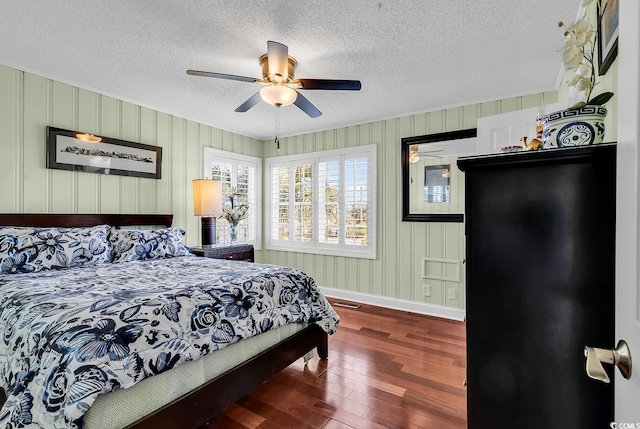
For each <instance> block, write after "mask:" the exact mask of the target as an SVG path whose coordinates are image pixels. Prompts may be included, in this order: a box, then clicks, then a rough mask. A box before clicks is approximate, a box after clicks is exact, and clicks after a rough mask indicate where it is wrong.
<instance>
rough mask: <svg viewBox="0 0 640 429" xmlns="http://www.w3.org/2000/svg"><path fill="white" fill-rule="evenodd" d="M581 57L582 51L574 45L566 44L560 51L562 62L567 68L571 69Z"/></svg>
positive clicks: (582, 55) (580, 61) (576, 65)
mask: <svg viewBox="0 0 640 429" xmlns="http://www.w3.org/2000/svg"><path fill="white" fill-rule="evenodd" d="M583 59H584V54H583V52H582V51H581V50H580V49H579V48H576V47H575V46H572V45H567V46H565V48H564V49H563V51H562V63H563V64H564V67H565V69H567V70H573V69H575V68H576V67H578V66H579V65H580V63H582V60H583Z"/></svg>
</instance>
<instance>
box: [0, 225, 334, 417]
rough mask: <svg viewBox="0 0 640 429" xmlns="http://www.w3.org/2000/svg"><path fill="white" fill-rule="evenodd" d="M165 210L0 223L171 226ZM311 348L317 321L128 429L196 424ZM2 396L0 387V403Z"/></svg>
mask: <svg viewBox="0 0 640 429" xmlns="http://www.w3.org/2000/svg"><path fill="white" fill-rule="evenodd" d="M172 221H173V215H169V214H33V213H24V214H23V213H18V214H16V213H11V214H7V213H0V225H11V226H36V227H51V226H58V227H87V226H94V225H105V224H106V225H111V226H113V227H116V228H117V227H121V226H148V225H154V226H171V224H172ZM314 348H316V349H317V350H318V355H319V356H320V358H321V359H326V358H327V356H328V351H329V348H328V339H327V334H326V333H325V332H324V331H323V330H322V329H321V328H320V327H319V326H318V325H316V324H311V325H309V326H308V327H307V328H305V329H303V330H302V331H300V332H298V333H296V334H294V335H292V336H291V337H289V338H287V339H285V340H283V341H282V342H280V343H278V344H276V345H275V346H273V347H271V348H269V349H267V350H265V351H263V352H261V353H260V354H258V355H257V356H255V357H253V358H251V359H249V360H247V361H245V362H244V363H242V364H240V365H238V366H236V367H235V368H232V369H230V370H229V371H227V372H225V373H223V374H221V375H219V376H217V377H216V378H214V379H212V380H210V381H209V382H207V383H205V384H203V385H202V386H200V387H198V388H196V389H194V390H192V391H191V392H189V393H187V394H186V395H183V396H182V397H180V398H178V399H176V400H175V401H173V402H171V403H169V404H167V405H165V406H163V407H162V408H160V409H158V410H156V411H154V412H153V413H151V414H149V415H147V416H145V417H143V418H142V419H140V420H138V421H136V422H134V423H133V424H131V425H129V426H127V428H130V429H133V428H135V429H147V428H148V429H152V428H153V429H163V428H166V429H175V428H181V429H183V428H184V429H196V428H201V427H203V426H204V425H205V424H206V423H207V422H208V421H209V420H211V419H212V418H213V417H214V416H215V415H216V414H218V413H219V412H220V411H222V410H224V409H225V408H227V407H228V406H230V405H232V404H233V403H235V402H236V401H238V400H239V399H240V398H242V397H243V396H245V395H246V394H248V393H249V392H251V391H252V390H253V389H255V388H256V387H258V386H259V385H260V384H262V383H264V382H265V381H266V380H268V379H269V378H270V377H271V376H273V375H275V374H276V373H278V372H280V371H282V370H283V369H284V368H286V367H287V366H289V365H291V364H292V363H293V362H295V361H296V360H297V359H299V358H300V357H302V356H304V355H305V354H306V353H308V352H309V351H311V350H313V349H314ZM5 400H6V397H5V395H4V391H2V389H0V403H4V402H5Z"/></svg>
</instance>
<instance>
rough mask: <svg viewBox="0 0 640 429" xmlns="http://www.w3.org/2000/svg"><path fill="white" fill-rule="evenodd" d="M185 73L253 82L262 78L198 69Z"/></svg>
mask: <svg viewBox="0 0 640 429" xmlns="http://www.w3.org/2000/svg"><path fill="white" fill-rule="evenodd" d="M187 74H188V75H191V76H204V77H215V78H217V79H227V80H238V81H240V82H251V83H254V82H261V81H262V79H256V78H255V77H247V76H236V75H234V74H224V73H214V72H207V71H199V70H187Z"/></svg>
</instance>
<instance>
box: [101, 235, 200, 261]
mask: <svg viewBox="0 0 640 429" xmlns="http://www.w3.org/2000/svg"><path fill="white" fill-rule="evenodd" d="M183 236H184V229H182V228H166V229H158V230H147V231H140V230H112V231H111V232H110V233H109V241H110V242H111V247H112V249H113V262H130V261H145V260H148V259H161V258H171V257H174V256H187V255H192V254H191V252H190V251H189V248H187V247H186V246H185V245H184V240H183V238H182V237H183Z"/></svg>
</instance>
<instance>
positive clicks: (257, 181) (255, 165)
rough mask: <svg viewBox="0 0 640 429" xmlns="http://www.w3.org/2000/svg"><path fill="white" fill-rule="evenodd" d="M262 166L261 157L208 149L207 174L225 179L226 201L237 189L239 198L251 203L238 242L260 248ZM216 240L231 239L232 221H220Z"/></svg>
mask: <svg viewBox="0 0 640 429" xmlns="http://www.w3.org/2000/svg"><path fill="white" fill-rule="evenodd" d="M261 165H262V160H261V159H260V158H256V157H253V156H247V155H241V154H237V153H233V152H226V151H222V150H217V149H212V148H209V147H205V148H204V171H205V176H206V177H210V178H211V179H213V180H219V181H221V182H222V202H223V203H228V195H229V194H230V192H231V189H232V188H235V190H236V193H237V195H238V198H239V200H241V201H246V202H247V203H249V216H247V218H246V219H243V220H242V221H240V224H238V241H241V242H246V243H251V244H253V246H254V247H255V248H256V250H258V249H260V245H261V241H262V240H261V224H262V206H261V199H260V197H259V195H260V192H261V189H262V182H261V178H262V170H261ZM216 241H217V242H220V243H224V242H226V243H228V242H230V241H231V238H230V234H229V222H227V221H226V220H225V219H224V218H222V217H220V218H218V219H217V221H216Z"/></svg>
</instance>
